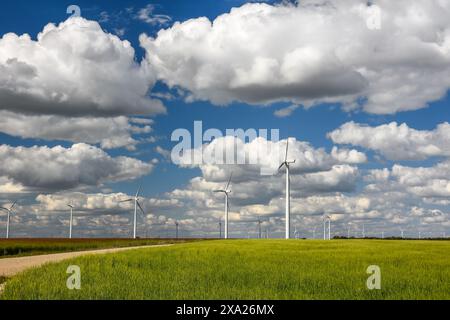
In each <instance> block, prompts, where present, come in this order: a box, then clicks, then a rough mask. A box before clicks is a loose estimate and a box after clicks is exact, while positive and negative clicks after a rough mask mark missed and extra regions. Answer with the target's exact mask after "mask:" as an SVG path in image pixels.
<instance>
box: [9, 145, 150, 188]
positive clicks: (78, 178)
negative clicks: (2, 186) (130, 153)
mask: <svg viewBox="0 0 450 320" xmlns="http://www.w3.org/2000/svg"><path fill="white" fill-rule="evenodd" d="M0 162H1V163H2V166H1V167H0V176H1V177H5V178H6V179H8V181H10V182H11V183H13V184H19V185H22V186H23V187H26V188H30V189H55V190H60V189H72V188H77V187H83V186H99V185H101V184H103V183H106V182H117V181H124V180H133V179H136V178H138V177H141V176H144V175H146V174H148V173H150V172H151V171H152V169H153V165H152V164H149V163H144V162H142V161H140V160H136V159H133V158H128V157H123V156H122V157H111V156H109V155H108V154H107V153H105V152H104V151H102V150H101V149H98V148H96V147H92V146H89V145H86V144H75V145H73V146H72V147H71V148H64V147H61V146H57V147H54V148H49V147H37V146H35V147H31V148H26V147H11V146H7V145H1V146H0Z"/></svg>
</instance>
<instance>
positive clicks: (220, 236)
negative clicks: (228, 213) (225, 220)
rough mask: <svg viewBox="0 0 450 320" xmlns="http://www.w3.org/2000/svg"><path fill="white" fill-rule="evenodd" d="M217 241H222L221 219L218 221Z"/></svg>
mask: <svg viewBox="0 0 450 320" xmlns="http://www.w3.org/2000/svg"><path fill="white" fill-rule="evenodd" d="M219 239H222V219H219Z"/></svg>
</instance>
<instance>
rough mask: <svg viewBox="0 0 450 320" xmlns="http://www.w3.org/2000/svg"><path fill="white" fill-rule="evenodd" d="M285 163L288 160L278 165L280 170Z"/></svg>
mask: <svg viewBox="0 0 450 320" xmlns="http://www.w3.org/2000/svg"><path fill="white" fill-rule="evenodd" d="M285 164H286V162H283V163H282V164H280V166H279V167H278V171H280V169H281V168H283V167H284V165H285Z"/></svg>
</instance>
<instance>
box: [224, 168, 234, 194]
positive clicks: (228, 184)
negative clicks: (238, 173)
mask: <svg viewBox="0 0 450 320" xmlns="http://www.w3.org/2000/svg"><path fill="white" fill-rule="evenodd" d="M232 177H233V172H231V174H230V179H228V183H227V186H226V187H225V191H226V190H228V187H229V186H230V183H231V178H232Z"/></svg>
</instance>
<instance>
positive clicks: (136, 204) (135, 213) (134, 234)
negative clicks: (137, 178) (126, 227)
mask: <svg viewBox="0 0 450 320" xmlns="http://www.w3.org/2000/svg"><path fill="white" fill-rule="evenodd" d="M141 189H142V186H139V189H138V191H137V192H136V195H135V197H134V199H127V200H123V201H120V202H119V203H124V202H131V201H134V216H133V239H136V227H137V209H138V208H139V210H140V211H141V212H142V215H143V217H145V212H144V209H142V206H141V204H140V203H139V193H140V192H141Z"/></svg>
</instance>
